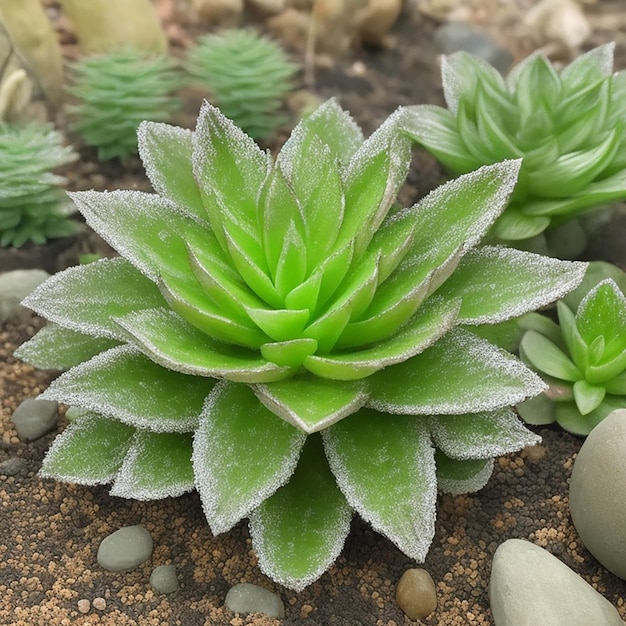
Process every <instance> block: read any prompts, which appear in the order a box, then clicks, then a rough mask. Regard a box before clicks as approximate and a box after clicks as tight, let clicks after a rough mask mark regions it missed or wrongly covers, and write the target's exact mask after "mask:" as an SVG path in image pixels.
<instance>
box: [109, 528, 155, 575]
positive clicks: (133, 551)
mask: <svg viewBox="0 0 626 626" xmlns="http://www.w3.org/2000/svg"><path fill="white" fill-rule="evenodd" d="M152 548H153V543H152V537H151V536H150V533H149V532H148V531H147V530H146V529H145V528H143V527H141V526H125V527H124V528H120V529H119V530H116V531H115V532H114V533H111V534H110V535H109V536H108V537H105V538H104V539H103V540H102V542H101V543H100V546H99V547H98V557H97V558H98V564H99V565H100V566H101V567H104V569H106V570H109V571H110V572H127V571H129V570H132V569H134V568H135V567H137V566H138V565H140V564H141V563H143V562H144V561H147V560H148V559H149V558H150V555H151V554H152Z"/></svg>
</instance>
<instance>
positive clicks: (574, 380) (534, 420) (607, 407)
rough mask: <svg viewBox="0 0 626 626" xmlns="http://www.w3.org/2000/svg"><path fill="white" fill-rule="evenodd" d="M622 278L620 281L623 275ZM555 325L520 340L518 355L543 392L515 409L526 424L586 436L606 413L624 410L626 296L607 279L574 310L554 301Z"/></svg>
mask: <svg viewBox="0 0 626 626" xmlns="http://www.w3.org/2000/svg"><path fill="white" fill-rule="evenodd" d="M624 278H626V277H624ZM557 312H558V319H559V324H556V323H554V322H551V321H549V320H547V319H546V320H545V327H544V328H543V329H542V330H541V331H538V330H529V331H527V332H526V333H525V334H524V336H523V337H522V341H521V343H520V356H521V357H522V359H523V360H524V361H525V362H526V363H528V364H529V365H530V366H531V367H532V368H533V369H534V370H536V371H537V372H538V373H539V374H540V375H541V376H542V378H543V379H544V381H545V382H546V384H547V385H548V388H547V389H546V390H545V391H544V392H543V393H542V394H541V395H539V396H536V397H534V398H531V399H529V400H527V401H525V402H523V403H521V404H519V405H518V407H517V408H518V412H519V413H520V415H521V416H522V418H523V419H524V420H525V421H526V422H528V423H530V424H536V425H540V424H550V423H552V422H554V421H556V422H557V423H558V424H559V425H560V426H561V427H562V428H564V429H565V430H568V431H569V432H571V433H575V434H577V435H588V434H589V433H590V432H591V430H592V429H593V428H594V427H595V426H597V425H598V424H599V423H600V422H601V421H602V420H603V419H604V418H605V417H606V416H607V415H608V414H609V413H611V412H612V411H614V410H615V409H624V408H626V296H625V295H624V292H623V291H622V290H621V289H620V288H619V287H618V285H617V283H616V282H615V281H614V280H613V279H612V278H607V279H604V280H602V281H600V282H599V283H598V284H597V285H595V286H594V287H593V288H591V289H590V290H589V291H588V293H587V295H586V296H585V297H584V298H583V299H582V301H581V302H580V305H579V306H578V309H577V310H576V312H575V313H574V311H573V310H572V309H571V308H570V307H569V306H568V305H567V304H566V303H565V302H564V301H561V302H558V303H557Z"/></svg>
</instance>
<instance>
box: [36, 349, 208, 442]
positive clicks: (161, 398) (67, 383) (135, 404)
mask: <svg viewBox="0 0 626 626" xmlns="http://www.w3.org/2000/svg"><path fill="white" fill-rule="evenodd" d="M214 384H215V381H213V380H210V379H206V378H198V377H196V376H187V375H185V374H180V373H178V372H173V371H170V370H166V369H165V368H163V367H161V366H159V365H157V364H156V363H154V362H152V361H151V360H150V359H148V358H147V357H145V356H144V355H143V354H141V353H140V352H139V351H138V350H137V349H136V348H134V347H131V346H118V347H116V348H112V349H111V350H108V351H107V352H103V353H102V354H99V355H97V356H95V357H93V358H92V359H91V360H90V361H86V362H85V363H81V364H80V365H77V366H76V367H74V368H72V369H71V370H70V371H68V372H65V373H64V374H62V375H61V376H59V378H57V379H56V380H54V381H53V382H52V383H51V384H50V386H49V387H48V389H46V391H44V393H43V394H42V395H41V397H42V398H43V399H46V400H57V401H59V402H65V403H66V404H70V405H73V406H77V407H80V408H83V409H87V410H89V411H94V412H96V413H99V414H101V415H103V416H105V417H110V418H114V419H117V420H119V421H120V422H123V423H125V424H129V425H131V426H135V427H137V428H146V429H150V430H152V431H155V432H185V431H188V430H190V429H193V428H195V427H196V425H197V423H198V417H199V415H200V411H201V410H202V404H203V402H204V398H205V397H206V395H207V394H208V393H209V391H210V390H211V388H212V387H213V385H214Z"/></svg>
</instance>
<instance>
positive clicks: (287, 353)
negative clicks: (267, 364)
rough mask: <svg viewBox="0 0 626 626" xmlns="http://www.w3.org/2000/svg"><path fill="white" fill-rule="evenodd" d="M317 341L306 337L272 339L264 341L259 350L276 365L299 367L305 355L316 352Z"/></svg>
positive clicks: (305, 357)
mask: <svg viewBox="0 0 626 626" xmlns="http://www.w3.org/2000/svg"><path fill="white" fill-rule="evenodd" d="M317 348H318V345H317V341H315V339H309V338H307V337H301V338H300V339H289V340H287V341H273V342H271V343H264V344H263V345H262V346H261V348H260V350H261V354H262V355H263V357H264V358H266V359H267V360H268V361H271V362H272V363H275V364H276V365H284V366H288V367H293V368H296V367H299V366H300V365H302V364H303V363H304V361H305V360H306V359H307V357H309V356H311V355H312V354H315V353H316V352H317Z"/></svg>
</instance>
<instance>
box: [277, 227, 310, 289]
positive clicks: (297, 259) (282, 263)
mask: <svg viewBox="0 0 626 626" xmlns="http://www.w3.org/2000/svg"><path fill="white" fill-rule="evenodd" d="M307 252H308V250H307V247H306V244H305V243H304V239H302V235H300V233H299V232H298V229H297V228H296V227H295V225H294V223H293V222H292V223H291V224H290V225H289V228H288V230H287V232H286V233H285V239H284V241H283V242H282V247H281V250H280V254H279V255H278V260H277V261H276V271H275V273H274V284H275V286H276V290H277V291H278V293H279V294H280V295H281V297H283V298H284V297H285V296H287V295H288V294H290V293H291V292H292V291H293V290H294V289H295V288H296V287H298V286H300V285H301V284H302V281H303V280H304V279H305V277H306V273H307V260H308V259H310V257H311V255H310V254H307Z"/></svg>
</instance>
